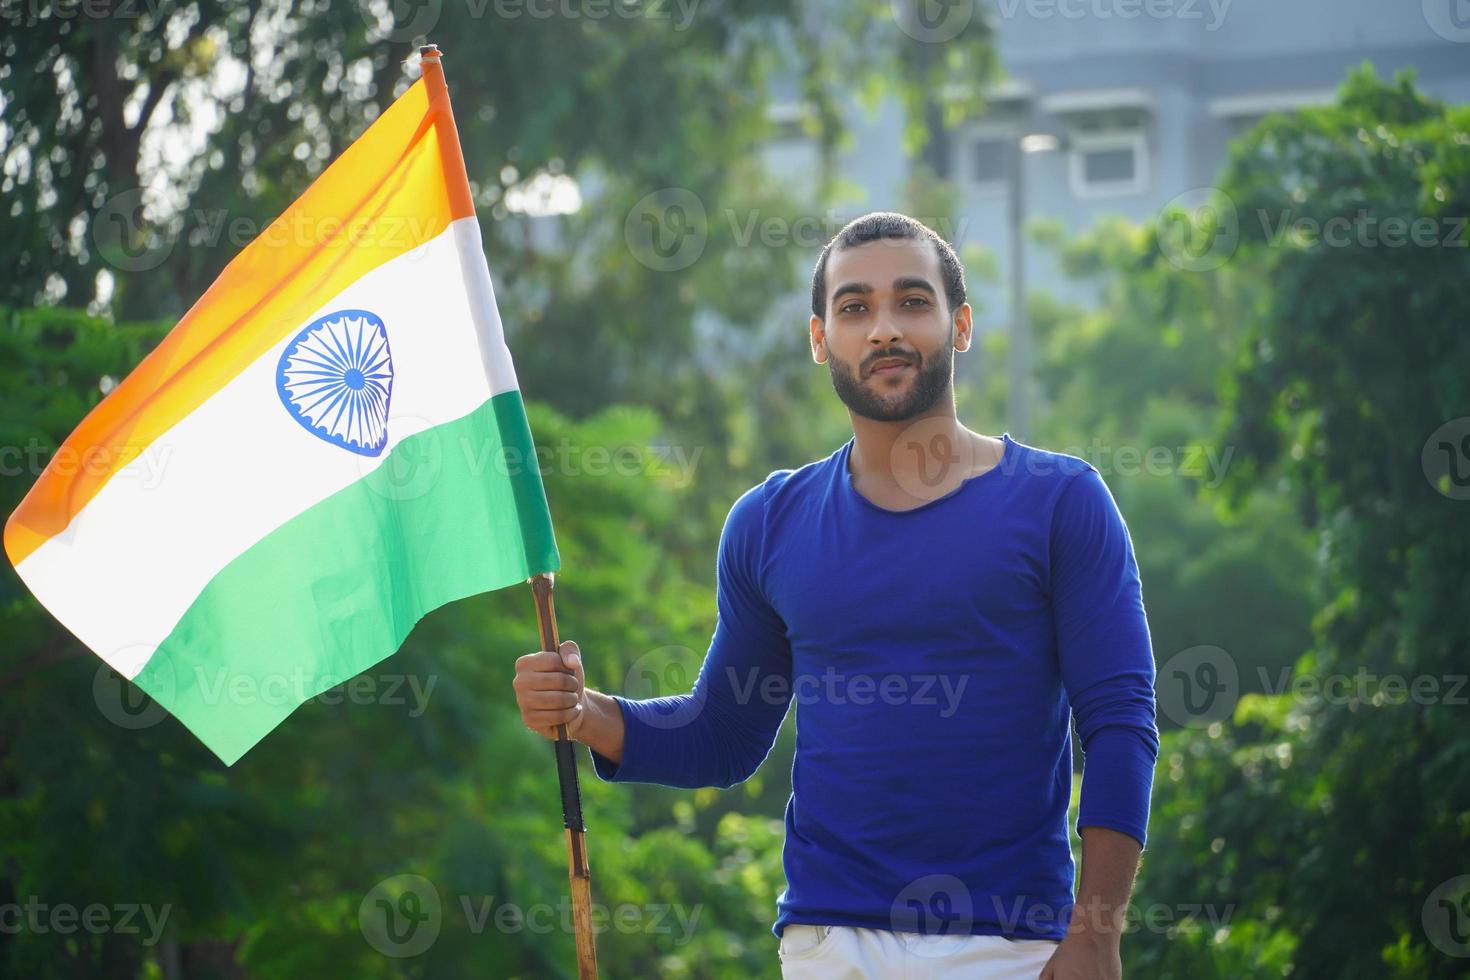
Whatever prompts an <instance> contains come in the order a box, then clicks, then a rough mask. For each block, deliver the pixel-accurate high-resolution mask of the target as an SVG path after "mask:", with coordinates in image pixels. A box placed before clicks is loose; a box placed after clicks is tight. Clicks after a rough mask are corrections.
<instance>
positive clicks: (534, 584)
mask: <svg viewBox="0 0 1470 980" xmlns="http://www.w3.org/2000/svg"><path fill="white" fill-rule="evenodd" d="M442 58H443V54H442V52H440V50H439V45H437V44H425V45H423V46H422V47H420V48H419V65H420V68H421V69H422V71H423V75H424V82H425V84H426V85H427V86H428V88H429V99H430V101H431V102H442V104H443V107H444V108H443V114H442V116H441V118H439V119H437V120H436V124H437V127H436V128H437V129H438V134H437V135H438V137H439V152H440V153H441V154H442V156H443V158H444V165H445V168H446V169H447V170H448V171H449V173H447V174H446V177H447V178H448V180H449V183H450V194H451V196H453V195H455V194H460V193H464V194H465V195H466V198H465V199H464V200H463V201H462V202H460V203H461V204H462V206H463V210H465V211H468V212H470V213H473V209H474V205H473V202H472V201H469V200H468V191H461V190H460V188H467V187H468V186H469V175H468V174H467V173H466V171H465V166H464V156H463V154H462V152H461V150H460V146H459V131H458V129H457V128H456V127H455V125H454V113H453V112H451V111H450V109H449V86H448V85H447V84H446V83H445V81H444V66H443V64H442ZM529 581H530V583H531V590H532V592H534V593H535V596H536V622H537V624H538V625H539V626H540V628H541V649H542V650H550V651H552V652H553V653H554V652H556V651H557V650H559V649H560V648H561V642H560V640H558V639H557V635H556V610H555V609H554V608H553V606H552V603H551V591H552V586H553V580H552V576H551V574H550V573H543V574H540V575H533V576H531V578H530V580H529ZM574 744H575V743H573V742H572V740H571V738H570V737H569V736H568V735H567V726H566V725H557V726H556V774H557V778H558V779H559V780H560V781H561V815H562V822H563V823H564V824H565V825H566V830H567V869H568V875H569V877H570V879H571V886H572V929H573V931H574V932H575V933H576V938H577V977H578V980H597V946H596V942H595V941H594V937H593V935H592V871H591V869H590V868H588V866H587V825H586V824H585V823H583V821H582V792H581V789H580V788H579V787H578V785H577V756H576V752H575V750H574Z"/></svg>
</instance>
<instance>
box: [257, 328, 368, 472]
mask: <svg viewBox="0 0 1470 980" xmlns="http://www.w3.org/2000/svg"><path fill="white" fill-rule="evenodd" d="M276 387H277V389H278V390H279V391H280V393H281V401H282V402H283V403H284V404H285V406H286V409H287V410H288V411H289V412H290V413H291V415H292V416H294V417H295V419H296V421H298V422H300V423H301V425H302V426H303V427H304V428H305V429H306V431H307V432H310V433H311V434H312V435H314V436H318V437H320V438H322V439H325V440H326V441H327V442H330V443H331V444H332V445H334V446H341V447H342V448H343V449H350V450H351V451H352V452H355V453H361V454H362V455H364V456H376V455H378V454H379V453H381V452H382V451H383V447H384V446H386V445H387V444H388V401H389V399H390V398H391V397H392V395H393V359H392V357H391V356H390V355H389V351H388V332H387V330H385V329H384V328H383V321H382V319H380V318H379V317H378V316H377V314H375V313H369V312H368V311H367V310H338V311H337V312H335V313H328V314H327V315H326V316H324V317H322V318H321V319H320V320H316V321H314V322H312V323H310V324H308V325H307V327H306V328H305V329H304V330H302V331H301V332H300V333H299V334H297V335H296V337H295V339H294V340H292V341H291V343H290V344H288V345H287V346H286V349H285V351H283V352H282V353H281V363H280V366H279V367H278V368H277V369H276Z"/></svg>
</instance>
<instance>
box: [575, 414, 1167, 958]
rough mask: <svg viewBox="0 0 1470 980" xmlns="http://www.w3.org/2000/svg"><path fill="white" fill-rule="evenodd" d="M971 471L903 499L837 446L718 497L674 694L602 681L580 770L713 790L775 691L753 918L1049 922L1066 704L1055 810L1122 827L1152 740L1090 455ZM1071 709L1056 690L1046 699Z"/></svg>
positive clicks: (1065, 848) (1031, 926)
mask: <svg viewBox="0 0 1470 980" xmlns="http://www.w3.org/2000/svg"><path fill="white" fill-rule="evenodd" d="M1002 439H1003V441H1004V443H1005V453H1004V455H1003V457H1002V459H1001V461H1000V463H999V464H998V465H996V466H995V467H994V468H992V469H990V470H988V471H986V472H984V473H981V474H979V475H976V476H972V477H970V478H968V479H966V480H965V481H964V482H963V483H962V484H960V486H958V487H956V488H955V489H954V490H953V491H951V492H949V493H948V494H946V495H944V496H942V497H939V498H937V499H934V500H930V501H927V502H925V503H924V504H922V505H920V506H919V507H916V508H914V509H912V510H908V511H891V510H887V509H885V508H881V507H879V506H877V505H876V504H874V503H873V502H871V501H869V500H868V499H867V498H865V497H863V496H862V495H861V494H860V493H858V491H857V489H856V487H855V486H854V485H853V481H852V475H851V471H850V470H849V468H848V457H849V455H850V453H851V450H852V446H853V440H852V439H849V440H848V441H847V443H845V444H844V445H843V446H842V447H841V448H840V449H838V450H837V451H835V452H833V453H832V454H831V455H830V456H828V457H827V458H825V459H822V460H818V461H816V462H813V463H810V464H808V465H806V466H802V467H800V468H799V469H795V470H789V469H787V470H777V471H776V472H774V473H772V474H771V475H770V476H768V477H767V478H766V479H765V480H764V481H763V482H762V483H761V484H759V485H758V486H755V487H752V488H751V489H750V490H749V491H747V492H746V493H744V494H743V495H742V496H741V497H740V498H739V500H737V501H736V502H735V504H734V506H733V507H732V508H731V510H730V513H729V516H728V517H727V519H726V522H725V527H724V530H723V532H722V533H721V536H720V544H719V551H718V556H717V559H716V574H717V586H716V605H717V612H718V619H717V621H716V625H715V629H714V636H713V639H712V642H711V644H710V649H709V653H708V654H707V656H706V658H705V661H704V664H703V666H702V668H701V670H700V673H699V676H698V678H697V679H696V681H695V684H694V688H693V690H692V691H691V692H690V693H688V694H683V695H676V696H672V697H662V698H652V699H647V700H630V699H627V698H623V697H618V696H615V700H616V702H617V704H618V706H619V708H620V709H621V711H622V715H623V720H624V725H625V729H626V734H625V737H624V742H623V757H622V762H621V763H620V764H614V763H613V762H612V761H611V760H609V759H607V758H605V757H603V756H601V755H599V754H597V753H595V752H593V753H592V760H593V764H594V767H595V771H596V773H597V775H598V777H599V778H601V779H603V780H606V781H616V782H645V783H659V784H662V785H665V786H678V787H700V786H718V787H728V786H731V785H734V784H736V783H739V782H741V781H743V780H745V779H747V778H748V777H749V776H750V775H751V774H752V773H754V772H755V770H756V768H757V767H758V766H760V764H761V762H762V761H763V760H764V759H765V758H766V756H767V754H768V753H769V752H770V749H771V746H772V744H773V743H774V741H775V737H776V733H777V731H778V729H779V728H780V726H781V722H782V719H783V718H784V717H785V715H786V712H787V709H788V707H789V705H790V703H791V702H792V701H795V702H796V705H797V708H796V757H795V760H794V762H793V765H792V769H791V796H790V798H789V799H788V801H787V804H786V841H785V846H784V850H783V854H782V860H783V865H784V869H785V872H786V880H787V887H786V889H785V891H784V892H782V893H781V895H780V896H779V897H778V898H777V917H776V921H775V924H774V925H773V927H772V932H774V933H775V934H776V935H777V936H779V935H781V932H782V930H783V929H784V928H785V926H786V925H787V924H789V923H793V922H801V923H813V924H832V925H851V926H865V927H870V928H885V929H900V930H908V931H916V932H928V933H935V932H951V933H952V932H959V933H975V934H987V935H1006V936H1013V937H1016V938H1046V939H1061V938H1062V937H1063V935H1064V934H1065V932H1066V925H1067V922H1068V920H1069V917H1070V911H1071V905H1072V902H1073V892H1072V884H1073V880H1074V877H1075V868H1074V866H1073V862H1072V854H1071V849H1070V847H1069V845H1068V837H1067V805H1068V802H1069V798H1070V789H1071V778H1072V752H1071V732H1070V726H1069V718H1070V719H1073V720H1075V723H1076V729H1077V733H1078V736H1079V738H1080V740H1081V744H1082V749H1083V752H1084V769H1083V781H1082V791H1081V801H1080V804H1079V815H1078V821H1077V823H1078V827H1079V828H1080V827H1087V826H1098V827H1109V828H1112V829H1114V830H1118V831H1121V832H1123V833H1126V834H1130V835H1132V836H1133V837H1135V838H1136V839H1137V840H1138V841H1139V842H1140V843H1143V842H1144V841H1145V830H1146V826H1147V821H1148V807H1149V793H1150V790H1151V787H1152V780H1153V770H1154V761H1155V759H1156V758H1157V755H1158V729H1157V727H1156V722H1155V700H1154V691H1153V684H1154V662H1153V653H1152V648H1151V643H1150V638H1149V631H1148V623H1147V621H1146V619H1145V615H1144V605H1143V595H1142V587H1141V584H1140V581H1139V576H1138V566H1137V564H1136V562H1135V560H1134V555H1133V547H1132V542H1131V540H1130V538H1129V534H1128V530H1127V526H1126V525H1125V523H1124V521H1123V518H1122V516H1121V514H1120V513H1119V511H1118V507H1117V505H1116V503H1115V502H1114V500H1113V497H1112V495H1111V493H1110V492H1109V490H1108V488H1107V485H1106V484H1105V483H1104V482H1103V479H1102V477H1101V475H1100V474H1099V473H1098V471H1097V470H1096V469H1095V468H1094V467H1093V466H1092V465H1091V464H1089V463H1088V462H1087V461H1085V460H1083V459H1080V458H1078V457H1075V456H1069V455H1066V454H1062V453H1053V452H1049V451H1046V450H1043V449H1040V448H1037V447H1034V446H1029V445H1026V444H1024V443H1019V442H1016V441H1015V440H1014V439H1012V438H1011V436H1010V434H1009V433H1006V434H1005V435H1003V436H1002ZM1069 709H1070V710H1069Z"/></svg>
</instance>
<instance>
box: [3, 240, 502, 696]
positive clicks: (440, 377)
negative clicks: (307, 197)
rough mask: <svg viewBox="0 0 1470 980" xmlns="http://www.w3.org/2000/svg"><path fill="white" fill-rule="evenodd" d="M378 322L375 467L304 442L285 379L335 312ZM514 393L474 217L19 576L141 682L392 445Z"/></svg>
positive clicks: (186, 437) (92, 508)
mask: <svg viewBox="0 0 1470 980" xmlns="http://www.w3.org/2000/svg"><path fill="white" fill-rule="evenodd" d="M341 309H362V310H368V311H370V312H373V313H376V314H377V315H378V316H379V317H380V318H381V319H382V321H383V324H384V329H385V331H386V333H387V335H388V342H389V345H390V347H391V352H392V359H393V389H392V397H391V399H390V402H389V418H388V443H387V446H386V447H385V448H384V449H383V451H382V453H380V454H379V455H377V456H364V455H359V454H357V453H354V452H351V451H349V450H346V449H343V448H341V447H340V446H336V445H333V444H331V443H330V442H327V441H325V440H323V439H321V438H319V437H317V436H315V435H313V434H311V433H310V432H308V431H307V430H306V429H305V428H304V427H303V426H302V425H301V424H300V423H298V422H297V420H296V419H295V418H294V417H292V415H291V414H290V412H289V411H287V409H286V408H285V406H284V405H283V404H282V403H281V398H280V396H279V394H278V393H277V389H276V366H277V363H278V362H279V361H280V358H281V354H282V352H283V351H284V350H285V349H286V347H287V346H288V345H289V344H290V343H291V342H292V341H293V340H294V339H295V337H296V335H297V333H298V332H300V330H301V329H302V328H304V327H305V326H306V325H307V324H309V323H311V322H312V321H314V320H316V319H318V318H319V317H322V316H325V315H327V314H328V313H331V312H333V311H335V310H341ZM516 388H517V383H516V376H515V368H514V366H513V365H512V363H511V357H510V351H509V350H508V349H507V348H506V345H505V339H504V335H503V332H502V329H501V323H500V314H499V312H498V311H497V310H496V308H495V294H494V288H493V286H492V285H491V283H490V273H489V269H488V268H487V267H486V265H485V255H484V251H483V250H482V247H481V244H480V230H479V227H478V225H477V224H476V222H475V219H474V218H472V217H471V218H462V219H459V220H457V221H455V222H453V223H451V224H450V226H449V227H448V228H447V229H445V231H443V232H441V233H440V234H439V235H438V236H436V237H435V238H434V239H432V240H430V241H428V242H425V243H424V244H423V245H421V246H419V247H418V248H415V249H413V250H412V251H409V252H405V253H404V254H402V255H400V256H398V257H397V258H394V259H392V260H390V261H389V262H386V263H384V264H383V265H382V266H380V267H378V268H377V269H374V270H373V271H372V272H369V273H367V274H366V275H364V276H363V277H362V278H360V279H358V280H357V281H356V282H354V283H353V284H352V285H350V286H348V287H347V288H346V289H344V290H343V291H342V292H341V293H339V294H338V295H336V296H334V297H332V299H331V301H330V302H327V303H324V304H322V306H321V307H320V308H319V309H318V310H317V311H316V312H314V313H313V314H312V316H311V317H309V318H308V319H307V320H305V321H303V322H302V323H300V324H296V325H295V326H293V327H292V328H291V329H290V330H289V331H287V332H286V335H285V336H284V337H283V338H282V339H281V341H280V342H279V343H277V344H276V345H275V346H274V347H272V348H271V349H270V350H269V351H267V352H266V353H265V354H263V355H261V357H260V358H259V359H258V360H256V361H255V362H254V363H252V364H251V365H250V366H249V367H247V368H246V369H245V370H244V371H242V372H241V373H240V374H239V375H238V376H237V377H235V378H234V379H232V380H231V381H230V382H229V383H228V384H226V385H225V386H224V387H223V388H221V389H220V390H219V391H218V392H216V393H215V394H214V395H213V396H212V397H211V398H210V399H209V400H208V401H206V402H205V403H204V404H203V405H201V406H199V408H197V409H195V411H194V412H192V413H191V414H189V415H188V416H186V417H185V418H183V419H182V420H180V421H179V422H178V423H177V424H175V425H174V426H173V427H171V428H170V429H169V430H168V431H167V432H165V433H163V435H162V436H160V437H159V438H158V439H156V440H155V441H154V442H153V443H152V444H151V445H149V446H148V447H147V448H146V449H145V450H144V451H143V452H141V453H140V454H139V455H138V457H137V458H135V459H133V460H132V461H130V462H129V463H128V464H127V465H126V466H125V467H123V468H122V469H120V470H119V471H118V472H117V473H116V474H115V475H114V476H113V477H112V479H110V480H109V481H108V482H107V483H106V484H105V485H104V486H103V487H102V489H101V490H100V491H99V492H98V493H97V495H96V496H95V497H93V498H92V500H91V501H90V502H89V503H88V504H87V506H86V507H84V508H83V509H82V511H81V512H80V513H79V514H77V515H76V516H75V517H74V518H73V519H72V522H71V524H70V525H68V527H67V528H66V530H65V531H63V532H62V533H60V534H58V535H56V536H55V537H52V538H51V539H49V540H48V541H46V542H45V543H44V544H42V545H41V546H40V547H39V548H37V549H36V550H35V551H34V552H32V553H31V554H30V555H28V556H27V557H26V558H25V560H23V561H22V562H21V563H20V564H19V565H17V566H16V571H17V572H18V573H19V574H20V577H21V578H22V579H23V580H24V581H25V583H26V585H27V586H29V587H30V589H31V591H32V592H34V593H35V595H36V597H37V598H38V599H39V600H40V601H41V603H42V604H43V605H45V606H46V608H47V609H49V610H50V611H51V613H52V614H53V615H54V616H55V617H56V618H57V619H58V620H60V621H61V622H62V623H63V624H65V625H66V627H67V628H68V629H70V630H71V631H72V632H73V633H75V634H76V635H77V637H78V638H79V639H80V640H81V641H82V642H83V643H85V644H86V645H87V646H88V647H90V648H91V649H92V650H93V651H94V652H96V653H97V655H98V656H100V657H101V658H102V659H103V660H105V661H107V662H108V663H109V664H111V665H112V667H113V668H114V669H115V670H117V671H118V672H119V673H120V674H122V675H123V676H125V677H130V678H131V677H135V676H137V674H138V672H139V671H141V670H142V669H143V665H144V664H145V663H146V662H147V660H148V658H149V657H151V656H152V655H153V651H154V650H155V649H156V648H157V646H158V644H159V643H161V642H163V640H164V639H165V638H166V637H167V636H168V634H169V632H170V631H172V629H173V628H174V626H175V625H176V624H177V623H178V621H179V619H180V618H182V616H183V614H184V613H185V611H187V609H188V608H189V606H190V604H191V603H193V601H194V599H195V598H197V597H198V595H199V593H200V592H202V591H203V590H204V587H205V586H206V585H207V584H208V583H209V581H210V579H212V578H214V576H215V575H217V574H218V573H219V572H220V571H221V570H222V569H223V568H224V567H225V566H226V565H227V564H229V563H230V562H231V561H232V560H233V559H235V558H236V557H238V556H239V555H240V554H242V553H243V552H245V551H246V550H248V549H249V548H250V547H251V546H252V545H254V544H255V543H256V542H258V541H259V540H260V539H261V538H263V537H265V536H266V535H267V534H269V533H270V532H271V531H273V530H275V529H276V528H278V527H280V526H281V525H282V524H284V523H285V522H286V521H288V520H290V519H291V518H293V517H295V516H296V515H298V514H300V513H302V512H303V511H306V510H308V509H310V508H311V507H312V506H313V505H315V504H317V503H319V502H320V501H322V500H324V499H326V498H327V497H329V496H331V495H332V494H334V493H336V492H337V491H339V490H341V489H343V488H344V487H347V486H349V485H351V484H353V483H356V482H357V481H358V480H361V479H362V478H363V477H365V476H367V475H368V474H369V473H371V472H372V471H373V470H375V469H376V468H377V467H378V466H380V465H382V463H383V460H384V459H386V458H387V456H388V453H389V452H391V451H392V449H393V446H394V445H396V444H397V443H398V442H400V441H402V440H403V439H404V438H405V437H407V436H410V435H413V434H415V433H417V432H420V431H422V430H424V429H427V428H431V427H433V426H436V425H441V424H443V423H445V422H450V421H453V420H455V419H458V418H461V417H463V416H464V415H466V414H468V413H469V412H471V411H473V410H474V409H475V408H477V407H478V406H480V405H481V404H483V403H484V402H485V400H486V399H488V398H490V397H491V396H492V395H496V394H499V393H500V392H503V391H509V390H514V389H516Z"/></svg>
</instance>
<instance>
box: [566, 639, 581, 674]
mask: <svg viewBox="0 0 1470 980" xmlns="http://www.w3.org/2000/svg"><path fill="white" fill-rule="evenodd" d="M561 662H562V663H564V664H566V665H567V667H568V668H570V669H572V670H576V669H578V668H579V667H581V666H582V652H581V651H580V650H578V649H577V644H576V643H574V642H573V641H571V640H563V641H562V644H561Z"/></svg>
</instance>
